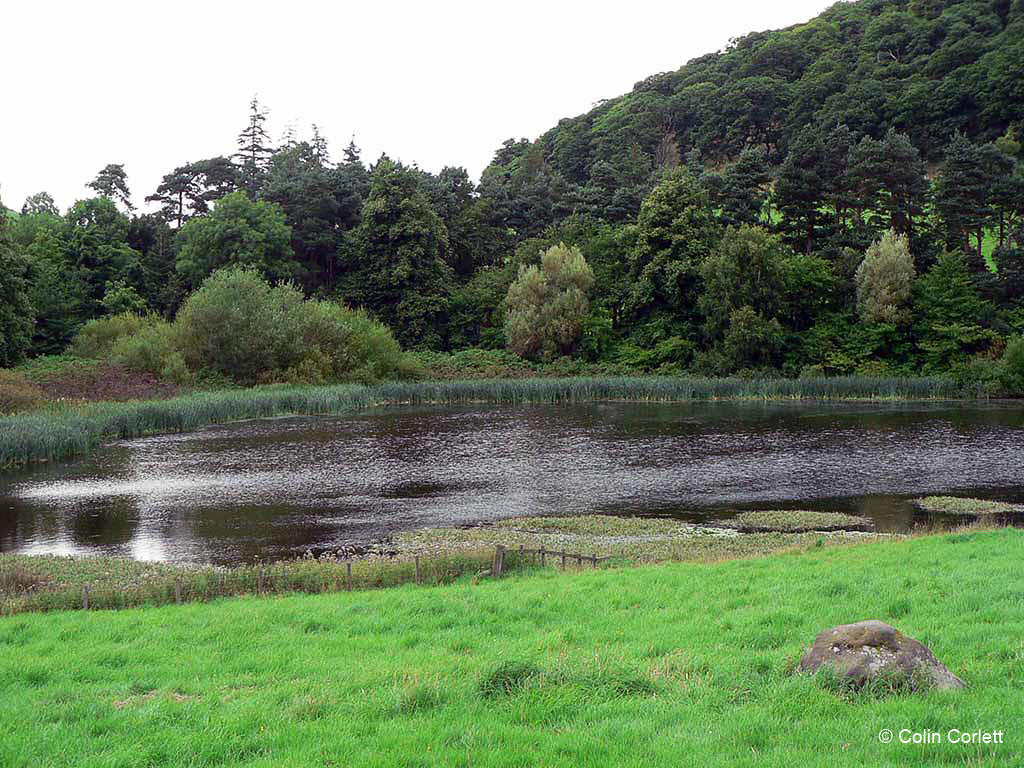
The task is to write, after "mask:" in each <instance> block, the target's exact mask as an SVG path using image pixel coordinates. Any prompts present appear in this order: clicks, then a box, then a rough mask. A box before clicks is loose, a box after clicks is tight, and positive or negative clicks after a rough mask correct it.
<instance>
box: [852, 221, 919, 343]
mask: <svg viewBox="0 0 1024 768" xmlns="http://www.w3.org/2000/svg"><path fill="white" fill-rule="evenodd" d="M915 277H916V273H915V271H914V258H913V256H911V255H910V246H909V244H908V243H907V238H906V236H905V235H897V234H896V233H895V232H894V231H893V230H891V229H890V230H889V231H888V232H886V233H885V235H883V236H882V239H881V240H879V241H877V242H875V243H872V244H871V245H870V246H869V247H868V250H867V253H865V254H864V261H862V262H861V264H860V266H859V267H858V268H857V275H856V278H855V279H856V282H857V312H858V313H859V314H860V316H861V319H862V320H863V321H864V322H866V323H894V324H899V323H905V322H907V321H908V320H909V319H910V300H911V297H912V295H913V289H914V278H915Z"/></svg>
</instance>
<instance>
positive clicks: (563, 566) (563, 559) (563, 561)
mask: <svg viewBox="0 0 1024 768" xmlns="http://www.w3.org/2000/svg"><path fill="white" fill-rule="evenodd" d="M562 570H563V571H564V570H565V552H563V553H562Z"/></svg>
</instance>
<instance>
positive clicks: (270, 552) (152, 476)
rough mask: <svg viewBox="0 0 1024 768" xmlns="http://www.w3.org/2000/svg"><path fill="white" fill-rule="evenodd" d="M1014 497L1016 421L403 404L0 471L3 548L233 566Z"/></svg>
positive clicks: (925, 414) (908, 521) (885, 517)
mask: <svg viewBox="0 0 1024 768" xmlns="http://www.w3.org/2000/svg"><path fill="white" fill-rule="evenodd" d="M947 493H948V494H957V495H972V496H980V497H986V498H996V499H1001V500H1006V501H1024V406H1022V405H1020V404H1015V403H990V404H900V405H878V404H808V403H779V404H765V403H719V404H678V405H646V404H625V403H597V404H587V405H572V406H557V407H556V406H493V407H490V406H489V407H464V408H439V407H407V408H389V409H387V410H378V411H369V412H364V413H360V414H356V415H349V416H345V417H324V418H301V419H298V418H296V419H276V420H266V421H251V422H245V423H240V424H235V425H230V426H225V427H214V428H209V429H205V430H203V431H201V432H196V433H192V434H187V435H169V436H159V437H150V438H143V439H138V440H126V441H121V442H116V443H112V444H110V445H108V446H105V447H103V448H102V449H100V450H98V451H97V452H96V453H95V454H93V455H92V456H90V457H88V458H84V459H81V460H78V461H74V462H71V463H66V464H55V465H44V466H39V467H34V468H31V469H27V470H22V471H19V472H16V473H7V474H5V475H0V551H3V552H31V553H92V554H115V555H124V556H129V557H134V558H138V559H144V560H168V561H180V562H212V563H220V564H232V563H239V562H248V561H252V560H255V559H257V558H259V559H264V560H268V559H276V558H281V557H291V556H297V555H301V554H302V553H304V552H305V551H306V550H307V549H312V550H314V551H319V550H325V549H336V548H343V547H348V546H352V545H360V544H367V543H370V542H373V541H377V540H380V539H381V538H384V537H386V536H387V535H388V534H390V533H393V532H396V531H400V530H406V529H411V528H418V527H424V526H438V525H466V524H474V523H479V522H482V521H488V520H494V519H497V518H501V517H511V516H518V515H537V514H545V515H566V514H592V513H605V514H620V515H658V516H676V517H681V518H685V519H687V520H697V521H711V520H714V519H715V518H716V517H722V516H728V515H729V514H732V513H735V512H736V511H737V510H742V509H758V508H760V509H766V508H773V509H785V508H790V509H797V508H801V509H817V510H834V511H843V512H853V513H855V514H860V515H864V516H867V517H870V518H872V519H873V520H874V521H875V525H876V527H877V528H878V529H880V530H884V531H904V530H907V529H908V528H910V527H912V526H914V525H916V524H919V523H924V522H928V521H929V520H930V518H929V517H928V515H926V514H925V513H923V512H921V511H920V510H917V508H915V507H914V506H912V505H911V504H910V503H909V501H908V500H909V499H910V498H913V497H915V496H919V495H922V494H947Z"/></svg>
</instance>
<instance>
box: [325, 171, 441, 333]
mask: <svg viewBox="0 0 1024 768" xmlns="http://www.w3.org/2000/svg"><path fill="white" fill-rule="evenodd" d="M355 242H356V246H357V247H356V249H355V250H354V251H353V252H352V253H351V255H350V257H349V260H348V263H347V264H346V266H347V274H346V276H345V279H344V281H343V288H342V293H343V296H344V297H345V299H346V300H347V301H349V302H351V303H353V304H355V305H357V306H360V307H364V308H366V309H367V310H369V311H370V312H372V313H373V314H374V315H375V316H376V317H378V318H379V319H380V320H381V321H383V322H384V323H385V324H387V325H388V326H389V327H390V328H391V329H392V330H393V331H394V333H395V335H396V337H397V338H398V339H399V341H401V342H402V344H403V346H406V347H424V348H427V349H438V348H440V347H441V346H442V342H443V339H444V336H445V333H446V328H445V325H446V323H445V320H446V315H447V313H448V297H449V293H450V288H451V274H452V271H451V268H450V267H449V266H448V264H447V262H446V258H447V255H448V250H449V244H448V232H447V230H446V229H445V226H444V223H443V222H442V221H441V218H440V217H439V216H438V215H437V213H436V212H435V211H434V209H433V207H432V206H431V205H430V200H429V198H428V197H427V194H426V192H425V191H424V189H423V186H422V182H421V181H420V178H419V174H418V173H417V172H416V171H414V170H412V169H409V168H406V167H405V166H403V165H402V164H401V163H396V162H394V161H392V160H390V159H388V158H383V159H381V161H380V162H379V163H378V164H377V166H376V167H375V168H374V170H373V182H372V186H371V189H370V195H369V197H368V198H367V200H366V204H365V205H364V206H363V214H362V222H361V223H360V225H359V229H358V231H357V232H356V240H355Z"/></svg>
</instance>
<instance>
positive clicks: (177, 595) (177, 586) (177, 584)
mask: <svg viewBox="0 0 1024 768" xmlns="http://www.w3.org/2000/svg"><path fill="white" fill-rule="evenodd" d="M174 602H176V603H177V604H178V605H181V579H175V580H174Z"/></svg>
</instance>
